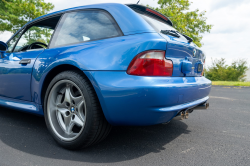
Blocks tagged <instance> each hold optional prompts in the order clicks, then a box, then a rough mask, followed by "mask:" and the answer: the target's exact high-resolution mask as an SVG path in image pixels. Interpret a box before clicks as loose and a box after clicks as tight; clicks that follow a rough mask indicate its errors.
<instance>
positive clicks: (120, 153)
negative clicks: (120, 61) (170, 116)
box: [0, 108, 190, 163]
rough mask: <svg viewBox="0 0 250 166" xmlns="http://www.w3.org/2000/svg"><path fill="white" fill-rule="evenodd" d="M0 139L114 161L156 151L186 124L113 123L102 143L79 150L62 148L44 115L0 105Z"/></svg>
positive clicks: (64, 155) (35, 150) (43, 151)
mask: <svg viewBox="0 0 250 166" xmlns="http://www.w3.org/2000/svg"><path fill="white" fill-rule="evenodd" d="M0 127H1V131H0V140H1V141H2V142H3V143H5V144H6V145H7V146H10V147H12V148H14V149H17V150H19V151H22V152H25V153H29V154H32V155H36V156H41V157H45V158H52V159H62V160H69V161H71V160H72V161H80V162H91V163H113V162H121V161H125V160H132V159H136V158H139V157H141V156H144V155H146V154H149V153H158V152H160V151H162V150H164V149H165V148H164V146H165V145H167V144H168V143H170V142H171V141H173V140H174V139H176V138H177V137H179V136H180V135H181V134H188V133H189V132H190V131H188V130H187V125H186V124H185V123H183V122H182V121H172V122H170V123H169V124H160V125H155V126H149V127H113V129H112V131H111V133H110V134H109V136H108V137H107V138H106V139H105V140H104V141H102V142H101V143H99V144H97V145H94V146H92V147H89V148H86V149H83V150H80V151H69V150H66V149H63V148H61V147H60V146H59V145H57V144H56V142H55V141H54V140H53V138H52V137H51V136H50V134H49V132H48V131H47V128H46V125H45V121H44V119H43V117H39V116H35V115H31V114H27V113H22V112H18V111H14V110H10V109H6V108H0Z"/></svg>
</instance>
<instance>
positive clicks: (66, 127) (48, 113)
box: [44, 71, 111, 149]
mask: <svg viewBox="0 0 250 166" xmlns="http://www.w3.org/2000/svg"><path fill="white" fill-rule="evenodd" d="M44 114H45V121H46V124H47V127H48V129H49V131H50V133H51V134H52V136H53V138H54V139H55V140H56V141H57V142H58V143H59V144H60V145H62V146H63V147H65V148H68V149H79V148H83V147H87V146H90V145H92V144H95V143H98V142H100V141H101V140H103V139H104V138H105V137H106V136H107V135H108V133H109V132H110V130H111V125H110V124H109V123H108V122H107V120H106V119H105V117H104V114H103V112H102V109H101V106H100V103H99V100H98V98H97V95H96V93H95V91H94V88H93V86H92V85H91V83H90V82H89V81H88V79H87V78H86V76H85V75H83V74H82V73H80V72H77V71H65V72H62V73H59V74H58V75H57V76H56V77H54V79H52V81H51V82H50V84H49V86H48V88H47V91H46V94H45V101H44Z"/></svg>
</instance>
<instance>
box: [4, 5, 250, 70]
mask: <svg viewBox="0 0 250 166" xmlns="http://www.w3.org/2000/svg"><path fill="white" fill-rule="evenodd" d="M45 1H46V2H51V3H53V4H54V5H55V8H54V10H53V11H58V10H62V9H66V8H70V7H76V6H84V5H89V4H95V3H109V2H115V3H122V4H128V3H137V2H138V0H119V1H117V0H89V1H86V0H84V1H83V0H70V1H69V0H45ZM190 1H191V2H192V5H191V6H190V10H195V9H199V10H200V11H206V17H207V24H212V25H213V28H212V30H211V32H210V33H206V34H202V35H203V39H202V43H203V46H202V47H201V49H202V50H203V51H204V52H205V54H206V56H207V59H206V63H207V65H208V66H209V65H211V64H212V59H216V58H225V59H226V61H227V63H228V64H230V63H231V62H232V61H234V60H237V59H242V58H244V59H246V60H247V61H248V65H249V66H250V1H249V0H190ZM157 2H158V1H157V0H141V1H140V4H143V5H146V4H148V5H150V6H153V7H157V6H158V4H157ZM10 36H11V34H10V33H6V32H5V33H3V34H0V41H7V40H8V39H9V38H10Z"/></svg>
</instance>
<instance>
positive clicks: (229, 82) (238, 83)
mask: <svg viewBox="0 0 250 166" xmlns="http://www.w3.org/2000/svg"><path fill="white" fill-rule="evenodd" d="M212 85H222V86H250V82H233V81H212Z"/></svg>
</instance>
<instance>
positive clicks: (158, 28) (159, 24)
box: [138, 13, 176, 33]
mask: <svg viewBox="0 0 250 166" xmlns="http://www.w3.org/2000/svg"><path fill="white" fill-rule="evenodd" d="M138 14H139V15H140V16H141V17H142V18H143V19H144V20H145V21H147V23H149V25H151V26H152V27H153V28H154V29H155V30H156V31H157V32H158V33H160V32H161V30H175V31H176V29H174V28H173V27H172V26H170V25H168V24H166V23H163V22H161V21H159V20H157V19H155V18H152V17H149V16H146V15H143V14H140V13H138Z"/></svg>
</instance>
